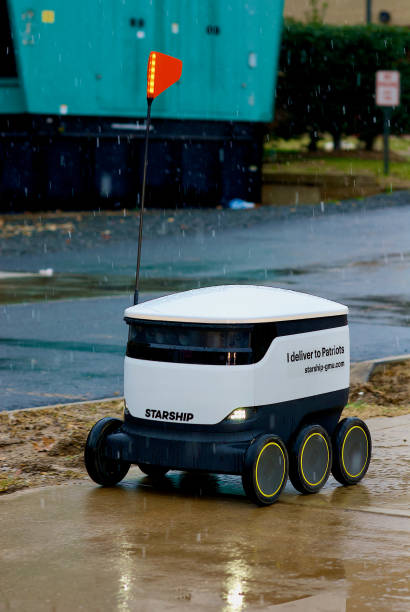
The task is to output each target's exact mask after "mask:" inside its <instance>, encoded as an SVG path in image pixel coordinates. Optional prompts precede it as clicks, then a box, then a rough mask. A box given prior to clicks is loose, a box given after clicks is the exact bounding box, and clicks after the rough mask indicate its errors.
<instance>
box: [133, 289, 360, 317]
mask: <svg viewBox="0 0 410 612" xmlns="http://www.w3.org/2000/svg"><path fill="white" fill-rule="evenodd" d="M347 312H348V308H347V306H344V305H343V304H338V303H337V302H331V301H330V300H326V299H324V298H321V297H316V296H314V295H309V294H308V293H299V292H297V291H290V290H288V289H278V288H275V287H262V286H255V285H221V286H217V287H204V288H202V289H193V290H191V291H182V292H181V293H173V294H172V295H167V296H164V297H161V298H157V299H155V300H149V301H147V302H143V303H142V304H137V305H136V306H130V307H129V308H127V309H126V310H125V312H124V316H125V317H127V318H131V319H146V320H153V321H180V322H187V323H216V324H217V323H228V324H235V323H263V322H269V321H290V320H294V319H312V318H315V317H334V316H338V315H346V314H347Z"/></svg>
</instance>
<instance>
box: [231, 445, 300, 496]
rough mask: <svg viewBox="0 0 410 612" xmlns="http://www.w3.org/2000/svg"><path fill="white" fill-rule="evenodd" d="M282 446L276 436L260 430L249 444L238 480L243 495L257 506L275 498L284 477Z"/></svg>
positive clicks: (285, 456) (285, 458)
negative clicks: (240, 482) (239, 480)
mask: <svg viewBox="0 0 410 612" xmlns="http://www.w3.org/2000/svg"><path fill="white" fill-rule="evenodd" d="M288 470H289V460H288V453H287V450H286V447H285V445H284V443H283V442H282V440H281V439H280V438H279V437H278V436H274V435H271V434H262V435H260V436H258V437H257V438H255V440H254V441H253V442H252V443H251V444H250V445H249V447H248V449H247V451H246V453H245V460H244V469H243V472H242V484H243V488H244V490H245V493H246V495H247V496H248V497H249V499H250V500H252V501H253V502H254V503H255V504H257V505H259V506H270V505H271V504H273V503H274V502H276V501H277V500H278V498H279V496H280V494H281V492H282V490H283V488H284V486H285V485H286V481H287V479H288Z"/></svg>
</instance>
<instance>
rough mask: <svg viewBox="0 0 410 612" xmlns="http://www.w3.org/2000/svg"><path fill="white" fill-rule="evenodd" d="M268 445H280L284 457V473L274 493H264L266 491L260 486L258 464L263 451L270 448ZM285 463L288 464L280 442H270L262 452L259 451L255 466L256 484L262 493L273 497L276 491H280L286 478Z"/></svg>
mask: <svg viewBox="0 0 410 612" xmlns="http://www.w3.org/2000/svg"><path fill="white" fill-rule="evenodd" d="M268 446H277V447H278V449H279V450H280V452H281V453H282V457H283V474H282V480H281V481H280V484H279V486H278V488H277V489H276V491H274V492H273V493H269V494H267V493H264V492H263V491H262V489H261V488H260V486H259V481H258V465H259V459H260V458H261V455H262V453H263V451H264V450H266V449H267V448H268ZM285 465H286V459H285V455H284V453H283V450H282V448H281V447H280V446H279V444H278V443H277V442H269V443H268V444H266V445H265V446H264V447H263V448H262V450H261V452H260V453H259V455H258V459H257V461H256V467H255V477H256V486H257V487H258V489H259V491H260V492H261V493H262V495H263V496H264V497H273V496H274V495H276V493H277V492H278V491H279V489H280V488H281V486H282V483H283V479H284V478H285Z"/></svg>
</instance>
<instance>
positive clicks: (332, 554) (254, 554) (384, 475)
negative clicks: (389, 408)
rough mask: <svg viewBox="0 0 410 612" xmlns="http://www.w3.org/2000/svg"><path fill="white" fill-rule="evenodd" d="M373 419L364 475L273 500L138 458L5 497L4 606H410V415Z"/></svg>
mask: <svg viewBox="0 0 410 612" xmlns="http://www.w3.org/2000/svg"><path fill="white" fill-rule="evenodd" d="M369 426H370V429H371V432H372V436H373V442H374V457H373V461H372V463H371V465H370V468H369V472H368V474H367V476H366V477H365V479H364V480H363V481H362V483H360V484H358V485H356V486H354V487H341V486H339V485H338V484H337V483H336V481H334V479H333V478H332V477H331V478H330V479H329V481H328V483H327V484H326V485H325V487H324V489H323V490H322V491H321V492H320V493H318V494H316V495H310V496H303V495H300V494H297V493H296V492H295V490H294V489H293V487H292V486H291V485H287V487H286V490H285V492H284V494H283V495H282V496H281V498H280V501H279V502H278V503H277V504H275V505H273V506H270V507H266V508H257V507H256V506H253V505H252V504H251V503H250V502H248V500H247V499H246V498H245V496H244V494H243V491H242V488H241V484H240V479H239V478H238V477H234V476H215V475H202V476H199V475H190V474H185V473H180V472H170V473H169V475H167V476H166V477H165V478H164V479H163V480H162V481H160V482H157V483H153V481H151V480H150V479H149V478H148V477H145V476H143V475H142V473H141V472H140V471H139V470H138V469H137V468H132V470H131V471H130V473H129V474H128V476H127V477H126V479H125V480H124V481H123V483H122V484H121V485H119V486H117V487H115V488H112V489H105V488H101V487H98V486H96V485H94V484H92V483H87V482H84V483H80V484H72V485H63V486H59V487H48V488H45V489H37V490H32V491H27V492H23V493H15V494H13V495H10V496H3V497H2V498H1V499H0V520H1V524H2V547H1V552H0V566H1V567H0V610H33V611H36V610H62V611H64V610H102V609H104V610H184V609H192V610H224V611H226V612H236V611H241V610H247V609H249V610H258V609H260V610H295V611H299V612H301V611H303V612H310V611H312V612H313V611H315V612H320V611H323V612H325V611H326V612H336V611H337V612H342V611H344V610H347V611H352V610H360V611H361V610H375V611H384V610H386V611H387V610H388V611H389V612H390V611H391V610H395V611H397V612H401V611H403V612H404V611H407V610H408V609H409V606H410V583H409V572H408V569H409V547H410V520H409V519H410V491H409V462H410V459H409V440H410V415H406V416H402V417H395V418H390V419H389V418H377V419H371V420H370V421H369Z"/></svg>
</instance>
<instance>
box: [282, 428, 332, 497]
mask: <svg viewBox="0 0 410 612" xmlns="http://www.w3.org/2000/svg"><path fill="white" fill-rule="evenodd" d="M331 467H332V445H331V441H330V438H329V435H328V433H327V431H326V430H325V429H323V427H321V426H320V425H307V426H306V427H304V428H303V429H301V430H300V431H299V433H298V434H297V436H296V438H295V440H294V442H293V444H292V447H291V450H290V453H289V478H290V481H291V483H292V484H293V486H294V487H295V489H297V491H300V493H305V494H306V493H317V492H318V491H320V489H321V488H322V487H323V486H324V484H325V483H326V481H327V479H328V478H329V474H330V470H331Z"/></svg>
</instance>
